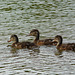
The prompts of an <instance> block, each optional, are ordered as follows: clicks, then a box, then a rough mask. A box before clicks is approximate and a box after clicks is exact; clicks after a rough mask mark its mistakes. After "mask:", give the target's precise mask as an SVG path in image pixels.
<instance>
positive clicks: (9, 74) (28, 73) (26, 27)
mask: <svg viewBox="0 0 75 75" xmlns="http://www.w3.org/2000/svg"><path fill="white" fill-rule="evenodd" d="M34 28H36V29H39V31H40V39H44V38H54V36H55V35H57V34H59V35H62V36H63V38H64V41H63V42H64V43H68V42H74V43H75V32H74V31H75V1H74V0H1V1H0V75H75V52H65V51H64V52H63V53H62V54H60V55H59V54H58V52H57V49H56V47H46V46H41V47H40V48H39V49H34V50H28V49H19V50H16V49H12V48H10V47H7V45H9V44H11V43H8V42H7V41H8V40H9V38H10V36H11V34H17V35H18V37H19V40H20V41H33V39H34V38H33V37H26V35H27V34H28V33H29V32H30V31H31V30H32V29H34Z"/></svg>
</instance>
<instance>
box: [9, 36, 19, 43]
mask: <svg viewBox="0 0 75 75" xmlns="http://www.w3.org/2000/svg"><path fill="white" fill-rule="evenodd" d="M11 41H14V42H18V37H17V35H11V37H10V40H9V41H8V42H11Z"/></svg>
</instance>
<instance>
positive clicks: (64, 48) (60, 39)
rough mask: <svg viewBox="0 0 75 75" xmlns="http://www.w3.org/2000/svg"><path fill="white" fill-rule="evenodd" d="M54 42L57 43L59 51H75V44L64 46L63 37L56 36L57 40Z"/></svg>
mask: <svg viewBox="0 0 75 75" xmlns="http://www.w3.org/2000/svg"><path fill="white" fill-rule="evenodd" d="M53 41H56V42H57V45H56V47H57V49H58V50H72V51H75V43H67V44H62V41H63V39H62V36H60V35H56V36H55V39H54V40H53Z"/></svg>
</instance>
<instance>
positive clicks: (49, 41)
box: [29, 29, 56, 45]
mask: <svg viewBox="0 0 75 75" xmlns="http://www.w3.org/2000/svg"><path fill="white" fill-rule="evenodd" d="M29 36H35V40H34V43H35V44H36V45H55V43H56V42H55V43H53V42H52V41H53V39H44V40H39V36H40V33H39V31H38V30H37V29H33V30H31V32H30V34H29Z"/></svg>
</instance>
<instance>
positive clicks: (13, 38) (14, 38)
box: [8, 35, 37, 49]
mask: <svg viewBox="0 0 75 75" xmlns="http://www.w3.org/2000/svg"><path fill="white" fill-rule="evenodd" d="M11 41H13V44H12V45H11V46H12V47H14V48H17V49H24V48H33V47H37V45H35V44H34V43H31V42H19V39H18V37H17V35H11V37H10V40H9V41H8V42H11Z"/></svg>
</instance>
